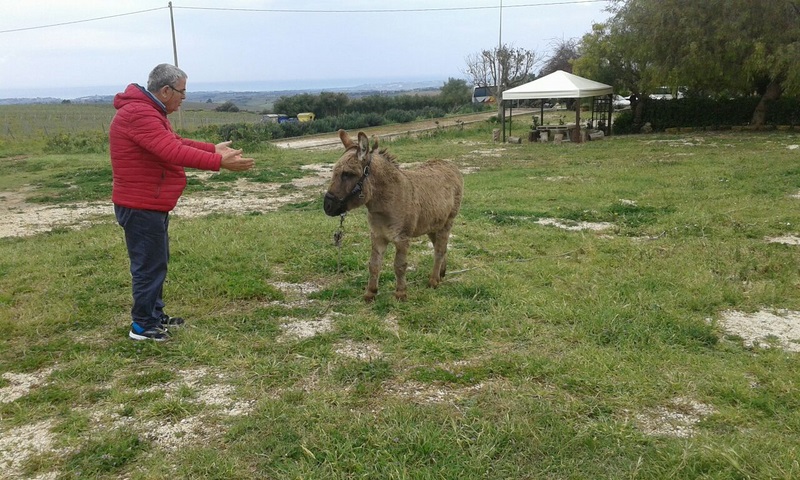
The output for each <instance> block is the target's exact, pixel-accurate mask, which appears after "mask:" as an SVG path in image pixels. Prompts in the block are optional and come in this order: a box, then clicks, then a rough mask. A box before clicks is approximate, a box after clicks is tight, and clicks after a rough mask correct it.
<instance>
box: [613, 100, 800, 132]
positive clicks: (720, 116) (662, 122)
mask: <svg viewBox="0 0 800 480" xmlns="http://www.w3.org/2000/svg"><path fill="white" fill-rule="evenodd" d="M759 100H760V99H759V98H757V97H747V98H735V99H721V100H714V99H710V98H681V99H677V100H646V101H645V102H643V104H642V118H641V122H640V123H638V124H635V123H634V116H633V112H632V111H630V110H628V111H624V112H621V113H619V114H618V115H617V116H616V118H615V119H614V133H615V134H625V133H639V132H640V131H641V129H642V126H643V125H645V124H646V123H649V124H650V126H651V127H652V129H653V131H656V132H662V131H665V130H666V129H668V128H703V129H711V130H716V129H721V128H729V127H733V126H743V125H748V124H749V123H750V119H751V118H752V116H753V111H754V110H755V108H756V105H758V102H759ZM767 124H769V125H791V126H794V125H800V98H781V99H779V100H776V101H774V102H770V103H769V105H768V108H767Z"/></svg>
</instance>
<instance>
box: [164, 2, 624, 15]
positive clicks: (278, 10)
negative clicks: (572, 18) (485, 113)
mask: <svg viewBox="0 0 800 480" xmlns="http://www.w3.org/2000/svg"><path fill="white" fill-rule="evenodd" d="M608 1H609V0H563V1H560V2H542V3H528V4H520V5H505V6H504V7H503V8H527V7H549V6H555V5H576V4H582V3H601V2H608ZM174 7H175V8H176V9H177V8H180V9H183V10H215V11H224V12H267V13H408V12H450V11H464V10H496V9H497V8H498V7H497V6H496V5H491V6H482V7H439V8H436V7H432V8H390V9H361V10H303V9H295V8H225V7H188V6H187V7H180V6H177V5H174Z"/></svg>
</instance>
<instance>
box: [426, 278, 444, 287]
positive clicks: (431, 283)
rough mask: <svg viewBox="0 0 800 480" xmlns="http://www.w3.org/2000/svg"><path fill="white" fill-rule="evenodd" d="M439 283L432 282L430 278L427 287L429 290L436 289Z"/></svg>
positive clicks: (436, 281) (437, 281)
mask: <svg viewBox="0 0 800 480" xmlns="http://www.w3.org/2000/svg"><path fill="white" fill-rule="evenodd" d="M440 283H441V281H439V280H434V279H433V278H431V279H430V280H428V286H429V287H430V288H437V287H438V286H439V284H440Z"/></svg>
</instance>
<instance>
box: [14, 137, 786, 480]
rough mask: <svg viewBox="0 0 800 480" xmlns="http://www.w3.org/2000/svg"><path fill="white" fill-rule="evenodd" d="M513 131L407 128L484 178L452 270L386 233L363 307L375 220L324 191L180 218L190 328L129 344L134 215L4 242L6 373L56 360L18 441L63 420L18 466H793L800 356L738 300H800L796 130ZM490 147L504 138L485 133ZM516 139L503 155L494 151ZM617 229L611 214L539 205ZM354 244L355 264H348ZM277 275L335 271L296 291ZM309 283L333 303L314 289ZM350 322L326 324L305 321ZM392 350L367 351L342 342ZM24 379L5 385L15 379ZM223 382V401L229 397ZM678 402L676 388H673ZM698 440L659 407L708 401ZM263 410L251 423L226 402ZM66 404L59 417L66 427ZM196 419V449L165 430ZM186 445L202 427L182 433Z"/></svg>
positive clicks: (352, 471)
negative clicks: (746, 336)
mask: <svg viewBox="0 0 800 480" xmlns="http://www.w3.org/2000/svg"><path fill="white" fill-rule="evenodd" d="M491 128H492V127H491V126H490V125H484V126H480V127H478V128H476V129H466V130H464V131H460V132H445V133H437V134H433V135H430V136H428V137H426V138H424V139H417V140H415V139H403V140H398V141H396V142H393V143H391V144H389V145H388V146H389V148H390V150H391V151H392V153H394V154H395V155H396V156H397V157H398V159H399V160H400V161H401V162H415V161H421V160H424V159H428V158H447V159H450V160H453V161H455V162H457V163H458V164H460V165H462V166H465V167H475V168H477V169H478V170H477V171H476V172H475V173H471V174H468V175H465V183H466V194H465V197H464V202H463V206H462V210H461V213H460V215H459V217H458V219H457V221H456V226H455V228H454V230H453V237H452V239H451V242H450V245H451V246H450V250H449V259H448V272H449V273H448V275H447V276H446V277H445V280H444V282H443V284H442V285H441V286H440V287H439V288H438V289H437V290H430V289H428V288H426V283H427V277H428V271H429V269H430V268H431V264H432V259H431V255H430V250H429V248H428V247H427V246H426V242H424V241H422V240H417V241H415V242H414V243H412V246H411V249H410V253H409V265H410V267H411V268H410V269H409V272H408V280H409V291H408V294H409V299H408V301H407V302H404V303H398V302H396V301H395V300H394V299H393V298H392V289H393V287H394V278H393V274H392V272H391V257H392V256H393V249H391V248H390V250H389V253H388V254H387V258H386V261H385V266H384V271H383V272H382V275H381V284H380V292H379V295H378V297H377V299H376V301H375V303H374V304H370V305H367V304H364V303H363V302H362V300H361V295H362V294H363V289H364V286H365V283H366V280H367V271H366V262H367V259H368V256H369V233H368V226H367V223H366V217H365V212H364V211H363V210H359V211H355V212H352V213H351V214H350V215H348V216H347V218H346V220H345V222H344V231H345V235H344V238H343V243H342V249H341V252H340V251H338V250H337V249H336V248H335V247H334V246H333V245H332V242H331V238H332V234H333V232H335V231H336V229H337V227H338V225H339V219H338V218H329V217H326V216H325V215H324V214H323V213H322V206H321V199H320V197H319V195H317V196H314V198H313V199H311V200H309V201H306V202H302V203H298V204H295V205H290V206H286V207H283V208H281V209H280V210H278V211H277V212H269V213H263V214H246V215H222V214H214V215H210V216H207V217H202V218H197V219H189V218H174V219H173V221H172V223H171V254H172V257H171V263H170V273H169V277H168V281H167V283H166V285H165V298H166V300H167V303H168V309H169V312H170V313H171V314H172V315H181V316H185V317H186V318H187V319H188V322H189V324H190V326H189V327H187V328H185V329H183V330H181V331H178V332H177V333H176V338H175V339H174V340H173V341H172V342H169V343H167V344H160V345H154V344H141V343H134V342H131V341H129V340H128V339H127V338H126V335H127V329H128V327H129V324H128V319H127V312H128V309H129V308H130V305H129V303H130V284H129V282H130V277H129V274H128V266H127V257H126V254H125V249H124V245H123V239H122V234H121V230H120V229H119V227H117V226H116V225H115V224H113V222H112V220H111V218H110V217H109V218H106V219H105V220H104V221H99V222H98V223H97V224H95V225H94V226H91V227H89V228H84V229H81V230H68V229H59V230H56V231H54V232H51V233H45V234H39V235H34V236H30V237H25V238H5V239H0V328H1V329H2V331H3V332H4V334H3V336H2V338H1V339H0V372H4V373H5V372H7V373H13V374H15V375H18V374H29V375H36V374H40V373H41V372H43V371H46V370H45V369H52V371H51V372H50V373H49V374H47V375H44V376H43V378H42V379H41V380H40V381H39V383H37V384H35V385H34V386H33V387H32V388H31V389H30V390H29V391H28V392H27V393H26V394H24V395H22V396H21V397H20V398H17V399H16V400H14V401H12V402H7V403H0V435H1V436H5V435H7V434H9V432H12V431H16V430H15V429H20V428H22V427H24V426H26V425H45V426H46V427H47V428H46V429H47V431H49V432H50V434H49V436H50V438H51V440H52V445H51V448H50V449H47V450H45V451H41V452H28V455H26V457H25V461H24V462H23V464H22V465H21V466H19V468H18V472H21V473H22V475H28V476H35V475H40V474H45V473H47V472H54V471H55V472H59V474H60V475H61V476H62V477H63V478H119V477H123V476H124V477H127V478H144V479H149V478H153V479H155V478H165V477H177V478H219V479H239V478H241V479H250V478H319V479H323V478H324V479H345V478H375V479H378V478H380V479H384V478H398V479H400V478H408V479H412V478H413V479H440V478H470V479H473V478H474V479H486V478H509V479H512V478H513V479H518V478H519V479H522V478H559V479H562V478H563V479H567V478H614V479H616V478H642V479H650V478H708V479H730V478H787V479H788V478H795V477H797V476H798V475H800V466H798V464H797V460H796V459H797V457H798V453H799V452H798V447H797V445H800V433H798V432H800V413H799V412H800V391H799V390H798V385H800V368H799V367H800V357H798V354H796V353H788V352H784V351H781V350H780V349H767V348H757V347H754V348H747V347H744V346H743V344H742V341H741V338H739V337H737V336H735V335H731V334H727V333H726V332H724V331H723V330H722V329H721V327H720V325H719V324H718V323H717V321H718V320H719V318H720V316H721V314H722V312H723V311H725V310H740V311H746V312H753V311H758V310H762V309H764V310H772V309H775V310H778V309H789V310H800V271H799V270H798V263H797V262H798V258H799V257H798V250H797V248H798V247H796V246H788V245H782V244H772V243H767V242H765V240H764V238H765V237H767V236H778V235H787V234H798V233H800V232H798V230H800V213H798V212H799V210H798V208H797V205H798V202H799V201H800V200H797V199H795V198H791V195H793V194H795V193H797V192H798V191H800V175H798V174H800V170H798V168H797V166H796V164H797V150H790V149H788V148H787V146H788V145H794V144H798V143H800V136H798V135H797V134H793V133H781V132H765V133H734V132H725V133H698V134H692V135H691V136H689V137H685V136H669V135H648V136H630V137H612V138H607V139H605V140H603V141H599V142H590V143H587V144H584V145H571V144H564V145H546V144H535V145H531V144H522V145H499V144H492V143H490V142H489V143H486V142H487V141H488V139H490V138H491ZM479 142H483V143H479ZM493 153H499V155H497V156H495V155H492V154H493ZM338 156H339V152H338V151H337V152H297V151H285V150H278V149H274V150H267V151H265V152H262V153H259V154H258V156H257V167H256V168H255V169H254V170H253V171H252V172H248V173H247V174H243V175H234V174H229V173H225V174H219V175H216V176H214V177H212V179H210V180H193V181H192V182H191V184H190V188H189V189H188V190H187V193H186V195H188V196H192V195H198V196H202V195H205V194H209V193H210V192H212V191H213V190H224V189H233V188H235V183H234V182H235V181H236V180H237V179H238V178H240V177H242V176H244V177H247V178H248V179H250V180H251V181H252V182H279V183H288V182H289V181H290V180H291V179H293V178H298V177H301V176H304V175H305V173H304V172H303V171H302V170H300V166H301V165H304V164H311V163H322V162H333V161H335V159H337V158H338ZM0 172H1V173H2V175H0V190H2V191H15V190H19V189H21V188H23V186H26V185H35V186H38V187H39V188H38V189H36V190H32V191H28V190H26V195H27V196H28V198H29V200H30V201H37V202H44V203H62V204H64V203H66V204H69V203H70V202H76V201H84V200H86V201H94V200H103V199H104V198H107V194H108V192H109V190H108V186H109V180H108V174H109V171H108V168H107V159H106V158H104V157H103V155H82V156H79V155H76V156H70V155H40V154H37V155H32V156H30V157H28V158H24V159H19V158H11V157H7V158H3V159H0ZM545 218H557V219H561V220H563V221H565V222H581V221H589V222H610V223H611V224H613V226H612V227H611V228H610V229H607V230H605V231H602V232H593V231H566V230H563V229H559V228H556V227H552V226H544V225H540V224H538V223H537V221H538V220H541V219H545ZM340 255H341V256H340ZM279 282H288V283H293V284H304V285H306V284H307V285H315V286H317V287H318V290H315V291H311V292H309V291H305V292H297V291H291V290H287V289H286V288H280V283H279ZM307 300H313V302H312V303H308V302H307ZM323 317H325V318H328V319H329V320H330V321H331V327H332V328H331V329H330V330H328V331H321V332H320V333H318V334H317V335H314V336H312V337H308V338H294V337H287V336H286V335H285V328H284V325H285V324H287V323H293V322H310V323H319V321H320V320H321V319H322V318H323ZM347 346H351V347H354V348H355V349H356V350H358V349H359V348H361V350H362V351H365V352H368V353H367V354H366V355H364V356H359V357H352V356H348V355H345V354H343V353H342V352H343V351H345V350H346V348H345V347H347ZM11 378H12V377H9V376H4V377H2V379H0V389H7V388H9V387H10V386H11V385H12V383H13V382H12V380H11ZM212 388H217V389H220V388H223V389H224V392H225V395H224V396H223V399H222V400H218V401H216V402H215V401H213V400H212V399H211V398H210V397H209V392H210V391H211V390H210V389H212ZM676 399H677V400H676ZM680 399H684V400H685V401H692V402H698V403H700V404H703V405H705V406H707V407H708V408H709V409H710V411H709V412H708V413H707V414H704V415H701V416H699V417H698V422H697V423H696V424H694V425H693V426H692V435H691V436H690V437H688V438H682V437H675V436H670V435H665V434H661V435H659V434H655V435H654V434H652V433H651V432H649V431H648V430H647V428H646V427H645V426H644V424H643V421H642V418H645V417H648V416H649V417H653V416H654V415H655V414H654V413H653V412H659V411H661V410H659V409H664V408H668V409H672V410H673V411H678V412H681V413H687V414H688V413H691V407H689V406H686V405H687V404H686V403H685V402H684V403H683V404H681V405H683V406H678V407H675V406H674V405H675V404H676V401H677V402H678V403H681V402H680V401H678V400H680ZM234 404H241V405H242V408H243V411H246V412H247V413H246V414H229V413H227V412H228V411H229V410H231V409H233V405H234ZM45 422H48V423H45ZM180 425H193V426H194V429H184V430H179V431H178V433H177V437H176V440H175V443H174V444H170V443H169V442H168V441H165V439H164V438H161V437H159V436H158V435H156V434H155V433H154V432H158V431H160V430H159V429H160V428H162V427H164V426H174V427H177V426H180ZM171 445H178V447H177V448H175V447H174V446H171Z"/></svg>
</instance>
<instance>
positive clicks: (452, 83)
mask: <svg viewBox="0 0 800 480" xmlns="http://www.w3.org/2000/svg"><path fill="white" fill-rule="evenodd" d="M471 96H472V94H471V93H470V90H469V86H468V85H467V81H466V80H460V79H456V78H448V79H447V82H446V83H445V84H444V85H442V89H441V90H440V91H439V97H440V99H441V101H442V105H445V106H447V107H448V108H457V107H459V106H461V105H464V104H465V103H469V102H470V98H471Z"/></svg>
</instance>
